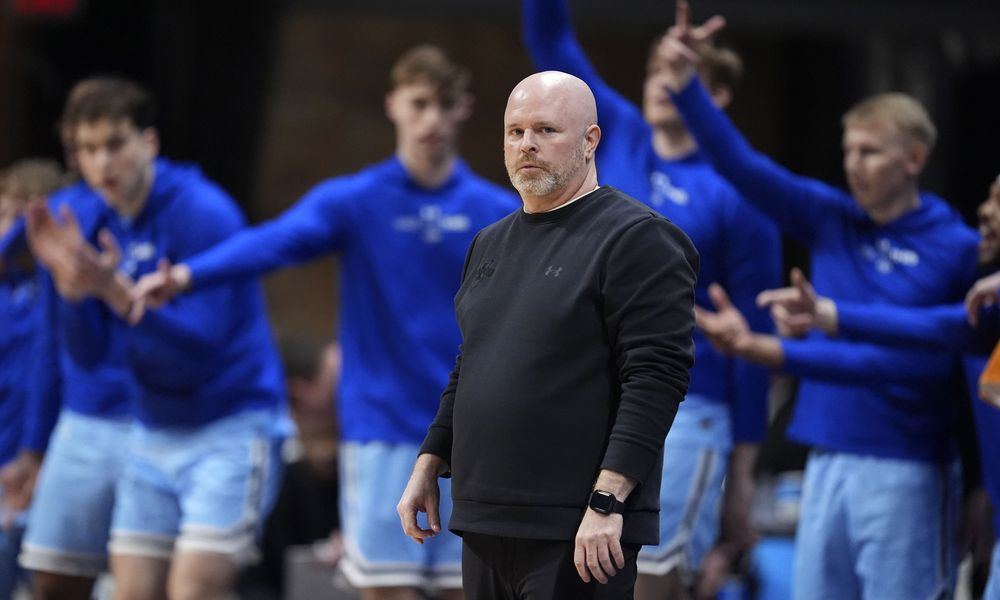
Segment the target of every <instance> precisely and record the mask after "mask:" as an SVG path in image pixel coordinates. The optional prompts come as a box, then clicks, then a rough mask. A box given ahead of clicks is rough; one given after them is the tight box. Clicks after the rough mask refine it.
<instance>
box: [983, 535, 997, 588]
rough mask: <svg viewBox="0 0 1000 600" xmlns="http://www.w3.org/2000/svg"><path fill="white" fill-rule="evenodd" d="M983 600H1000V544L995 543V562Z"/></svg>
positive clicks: (993, 562) (991, 568)
mask: <svg viewBox="0 0 1000 600" xmlns="http://www.w3.org/2000/svg"><path fill="white" fill-rule="evenodd" d="M983 600H1000V542H994V543H993V560H992V561H991V563H990V578H989V580H988V581H987V582H986V590H985V591H984V592H983Z"/></svg>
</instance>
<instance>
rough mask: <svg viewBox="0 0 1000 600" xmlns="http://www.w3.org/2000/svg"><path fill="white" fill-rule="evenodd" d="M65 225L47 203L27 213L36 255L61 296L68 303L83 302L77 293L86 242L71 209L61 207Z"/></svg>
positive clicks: (29, 207)
mask: <svg viewBox="0 0 1000 600" xmlns="http://www.w3.org/2000/svg"><path fill="white" fill-rule="evenodd" d="M60 213H61V216H62V223H59V222H57V221H56V220H55V218H53V215H52V213H51V212H49V209H48V207H47V206H46V205H45V203H44V202H33V203H31V204H30V205H28V207H27V209H25V220H26V224H27V226H26V233H27V237H28V245H29V246H30V248H31V252H32V254H34V255H35V258H36V259H38V261H39V262H40V263H42V264H43V265H45V267H46V268H47V269H48V270H49V272H50V273H51V274H52V279H53V282H54V283H55V286H56V288H57V290H58V291H59V294H60V295H61V296H63V297H64V298H66V299H67V300H71V301H72V300H80V299H82V297H83V295H82V293H80V292H79V291H78V290H76V289H75V286H74V285H73V282H74V280H75V277H76V274H75V265H76V260H75V256H74V255H75V254H76V252H77V251H78V250H79V249H80V248H81V247H82V246H84V245H86V241H85V240H84V239H83V235H82V234H81V233H80V226H79V225H78V224H77V222H76V217H75V216H74V215H73V211H72V210H71V209H70V208H69V206H67V205H65V204H63V205H62V206H60Z"/></svg>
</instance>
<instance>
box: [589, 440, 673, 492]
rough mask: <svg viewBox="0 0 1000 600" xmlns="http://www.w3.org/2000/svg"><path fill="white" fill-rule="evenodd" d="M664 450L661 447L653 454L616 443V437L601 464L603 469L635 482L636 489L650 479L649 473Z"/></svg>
mask: <svg viewBox="0 0 1000 600" xmlns="http://www.w3.org/2000/svg"><path fill="white" fill-rule="evenodd" d="M662 450H663V448H662V446H661V448H660V451H658V452H652V451H650V450H649V449H648V448H645V447H642V446H637V445H635V444H630V443H627V442H622V441H615V439H614V437H612V439H611V442H610V443H609V444H608V449H607V451H606V452H605V453H604V461H603V462H602V463H601V469H607V470H609V471H615V472H618V473H621V474H622V475H625V476H626V477H628V478H629V479H633V480H635V481H636V487H638V486H641V485H643V484H644V483H645V482H646V479H647V478H649V472H650V471H651V470H652V468H653V465H654V464H655V463H656V461H657V459H659V457H660V454H661V453H662ZM657 485H658V484H657ZM633 493H634V492H633Z"/></svg>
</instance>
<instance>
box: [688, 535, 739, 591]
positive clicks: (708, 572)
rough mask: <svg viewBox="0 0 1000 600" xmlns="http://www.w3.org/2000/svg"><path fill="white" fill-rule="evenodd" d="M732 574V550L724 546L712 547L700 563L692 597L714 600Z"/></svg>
mask: <svg viewBox="0 0 1000 600" xmlns="http://www.w3.org/2000/svg"><path fill="white" fill-rule="evenodd" d="M732 572H733V551H732V549H731V548H730V547H728V546H726V545H724V544H720V545H717V546H715V547H713V548H712V549H711V550H709V551H708V552H707V553H706V554H705V558H703V559H702V561H701V567H700V568H699V572H698V582H697V583H696V584H695V589H694V597H695V598H697V599H698V600H715V598H717V597H718V595H719V592H720V591H721V590H722V586H724V585H726V580H727V579H728V578H729V574H730V573H732Z"/></svg>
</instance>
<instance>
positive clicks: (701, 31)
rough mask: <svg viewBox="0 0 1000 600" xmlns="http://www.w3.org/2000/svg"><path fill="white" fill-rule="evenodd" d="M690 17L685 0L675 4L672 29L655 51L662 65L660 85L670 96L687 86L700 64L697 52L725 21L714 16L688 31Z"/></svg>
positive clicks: (689, 28)
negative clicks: (665, 88) (664, 68)
mask: <svg viewBox="0 0 1000 600" xmlns="http://www.w3.org/2000/svg"><path fill="white" fill-rule="evenodd" d="M690 13H691V9H690V7H689V6H688V3H687V0H678V2H677V12H676V16H675V19H674V25H673V27H671V28H670V29H668V30H667V34H666V35H665V36H663V39H661V40H660V43H659V45H658V46H657V50H656V53H657V57H658V58H659V59H660V62H661V63H662V64H664V65H666V72H665V73H664V75H665V78H664V82H665V83H666V86H667V88H669V89H670V90H671V91H673V92H679V91H680V90H682V89H684V88H685V87H686V86H687V84H688V83H689V82H690V81H691V78H693V77H694V75H695V73H696V72H697V69H698V65H700V64H701V56H699V54H698V51H699V49H700V48H701V47H703V46H705V45H707V44H711V43H712V38H714V37H715V35H716V34H717V33H718V32H719V31H721V30H722V28H724V27H725V26H726V20H725V19H724V18H722V17H720V16H718V15H716V16H714V17H712V18H711V19H709V20H708V21H705V23H703V24H702V25H699V26H697V27H691V23H690V19H691V17H690Z"/></svg>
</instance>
